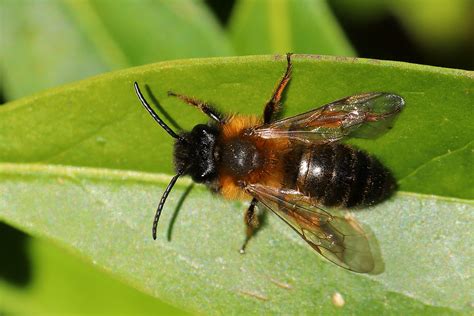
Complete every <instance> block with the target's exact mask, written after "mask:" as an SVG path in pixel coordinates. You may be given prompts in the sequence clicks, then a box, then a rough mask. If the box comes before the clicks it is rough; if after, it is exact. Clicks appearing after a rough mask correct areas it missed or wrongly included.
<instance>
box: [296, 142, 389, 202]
mask: <svg viewBox="0 0 474 316" xmlns="http://www.w3.org/2000/svg"><path fill="white" fill-rule="evenodd" d="M293 179H294V181H295V185H296V187H297V188H298V189H299V190H300V191H301V192H302V193H303V194H305V195H308V196H310V197H312V198H314V199H316V200H317V201H319V203H321V204H322V205H325V206H341V207H357V206H367V205H373V204H376V203H378V202H381V201H383V200H385V199H386V198H387V197H389V196H390V195H391V194H392V193H393V191H394V190H395V188H396V182H395V180H394V178H393V176H392V175H391V173H390V172H389V171H388V170H387V169H386V168H385V167H384V166H383V165H382V164H381V163H380V162H379V161H378V160H377V159H376V158H374V157H372V156H369V155H368V154H367V153H365V152H363V151H361V150H358V149H355V148H352V147H349V146H346V145H343V144H329V145H314V146H310V147H306V148H305V150H304V151H302V152H301V156H300V162H299V169H298V172H297V176H296V177H295V178H293Z"/></svg>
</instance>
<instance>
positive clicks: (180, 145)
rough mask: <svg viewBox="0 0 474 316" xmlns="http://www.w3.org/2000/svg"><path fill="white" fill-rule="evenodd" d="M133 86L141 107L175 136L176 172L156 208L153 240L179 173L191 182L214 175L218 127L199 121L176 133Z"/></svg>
mask: <svg viewBox="0 0 474 316" xmlns="http://www.w3.org/2000/svg"><path fill="white" fill-rule="evenodd" d="M134 87H135V92H136V93H137V96H138V99H139V100H140V102H141V103H142V105H143V107H144V108H145V109H146V110H147V111H148V113H150V115H151V116H152V117H153V119H154V120H155V121H156V122H157V123H158V124H159V125H160V126H161V127H162V128H163V129H164V130H165V131H166V132H167V133H168V134H169V135H170V136H171V137H173V138H174V139H176V142H175V145H174V163H175V167H176V175H175V176H174V177H173V178H171V181H170V183H169V184H168V186H167V187H166V189H165V191H164V192H163V196H162V197H161V200H160V203H159V204H158V208H157V210H156V214H155V218H154V220H153V228H152V233H153V239H156V227H157V225H158V220H159V219H160V215H161V211H162V210H163V206H164V205H165V202H166V198H167V197H168V194H169V193H170V191H171V189H172V188H173V186H174V184H175V183H176V181H177V180H178V178H179V177H180V176H182V175H183V174H189V175H190V176H191V177H192V178H193V180H194V181H195V182H199V183H209V182H211V181H212V180H214V179H215V178H216V177H217V171H216V165H215V160H214V146H215V143H216V138H217V132H218V130H217V128H216V127H213V126H208V125H203V124H200V125H196V126H194V128H193V130H192V131H191V132H186V133H182V134H180V135H178V134H176V133H175V132H174V131H173V130H172V129H171V128H170V127H169V126H168V125H166V123H165V122H163V120H162V119H161V118H160V117H159V116H158V114H156V112H155V111H154V110H153V109H152V108H151V107H150V105H149V104H148V102H147V101H146V99H145V97H144V96H143V94H142V93H141V91H140V88H139V87H138V84H137V83H136V82H135V84H134Z"/></svg>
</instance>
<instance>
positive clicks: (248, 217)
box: [240, 198, 260, 254]
mask: <svg viewBox="0 0 474 316" xmlns="http://www.w3.org/2000/svg"><path fill="white" fill-rule="evenodd" d="M257 203H258V201H257V199H256V198H253V199H252V202H250V205H249V208H248V209H247V210H246V211H245V214H244V222H245V226H246V237H245V241H244V244H243V245H242V247H241V248H240V253H242V254H243V253H245V247H246V246H247V243H248V242H249V240H250V238H252V236H253V233H254V232H255V230H256V229H258V227H259V226H260V221H259V219H258V216H257V214H256V213H255V205H257Z"/></svg>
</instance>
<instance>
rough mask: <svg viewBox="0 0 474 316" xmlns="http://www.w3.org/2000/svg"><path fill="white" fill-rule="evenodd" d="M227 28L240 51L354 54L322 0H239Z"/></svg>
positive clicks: (244, 52)
mask: <svg viewBox="0 0 474 316" xmlns="http://www.w3.org/2000/svg"><path fill="white" fill-rule="evenodd" d="M229 31H230V35H231V40H232V43H233V44H234V48H235V49H236V51H237V52H238V53H239V54H242V55H248V54H272V53H280V54H282V53H287V52H293V53H307V54H325V55H339V56H354V55H355V52H354V50H353V48H352V47H351V45H350V43H349V42H348V40H347V38H346V37H345V35H344V33H343V31H342V29H341V28H340V26H339V25H338V23H337V20H336V18H335V17H334V16H333V14H332V12H331V10H330V8H329V7H328V5H327V3H326V1H325V0H317V1H311V0H289V1H271V0H259V1H255V0H240V1H237V2H236V5H235V8H234V10H233V13H232V17H231V19H230V22H229Z"/></svg>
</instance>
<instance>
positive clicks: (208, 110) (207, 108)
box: [168, 91, 224, 124]
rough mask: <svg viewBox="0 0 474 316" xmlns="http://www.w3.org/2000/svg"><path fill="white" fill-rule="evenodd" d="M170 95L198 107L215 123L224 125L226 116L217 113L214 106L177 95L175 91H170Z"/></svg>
mask: <svg viewBox="0 0 474 316" xmlns="http://www.w3.org/2000/svg"><path fill="white" fill-rule="evenodd" d="M168 95H169V96H172V97H177V98H179V99H181V100H183V101H184V102H185V103H187V104H189V105H192V106H195V107H197V108H198V109H199V110H201V112H203V113H204V114H206V115H207V116H209V117H210V118H211V119H213V120H214V121H216V122H218V123H221V124H223V123H224V116H223V115H222V114H221V113H220V112H219V111H217V110H216V109H215V108H214V107H213V106H212V105H210V104H208V103H206V102H203V101H201V100H197V99H194V98H191V97H188V96H185V95H182V94H178V93H175V92H173V91H168Z"/></svg>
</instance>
